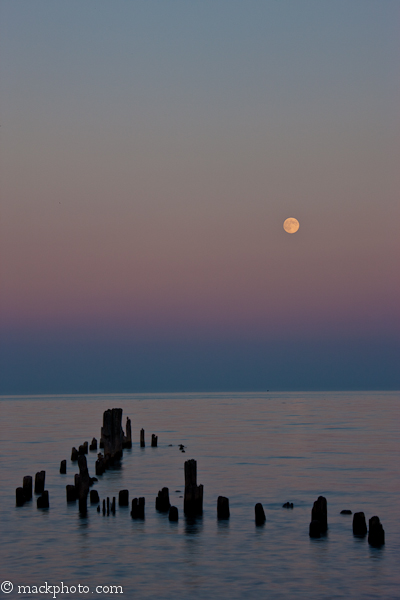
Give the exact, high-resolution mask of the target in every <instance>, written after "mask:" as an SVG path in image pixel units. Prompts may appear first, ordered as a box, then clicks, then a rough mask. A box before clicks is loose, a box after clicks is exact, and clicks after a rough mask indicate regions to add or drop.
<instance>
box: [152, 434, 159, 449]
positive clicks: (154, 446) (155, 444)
mask: <svg viewBox="0 0 400 600" xmlns="http://www.w3.org/2000/svg"><path fill="white" fill-rule="evenodd" d="M157 442H158V436H156V435H154V433H152V434H151V447H152V448H157Z"/></svg>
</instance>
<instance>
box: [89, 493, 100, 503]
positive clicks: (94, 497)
mask: <svg viewBox="0 0 400 600" xmlns="http://www.w3.org/2000/svg"><path fill="white" fill-rule="evenodd" d="M99 502H100V498H99V492H98V491H97V490H90V504H98V503H99Z"/></svg>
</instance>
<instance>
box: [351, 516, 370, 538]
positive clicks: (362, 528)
mask: <svg viewBox="0 0 400 600" xmlns="http://www.w3.org/2000/svg"><path fill="white" fill-rule="evenodd" d="M367 533H368V530H367V523H366V521H365V515H364V513H363V512H356V513H354V515H353V534H354V535H357V536H365V535H367Z"/></svg>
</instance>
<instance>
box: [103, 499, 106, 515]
mask: <svg viewBox="0 0 400 600" xmlns="http://www.w3.org/2000/svg"><path fill="white" fill-rule="evenodd" d="M105 514H106V501H105V500H104V499H103V517H104V515H105Z"/></svg>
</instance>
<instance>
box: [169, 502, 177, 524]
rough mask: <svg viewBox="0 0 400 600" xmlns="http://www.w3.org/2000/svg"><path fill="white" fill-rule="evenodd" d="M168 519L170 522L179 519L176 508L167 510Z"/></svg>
mask: <svg viewBox="0 0 400 600" xmlns="http://www.w3.org/2000/svg"><path fill="white" fill-rule="evenodd" d="M168 519H169V520H170V521H177V520H178V519H179V513H178V509H177V508H176V506H171V508H170V509H169V514H168Z"/></svg>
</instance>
